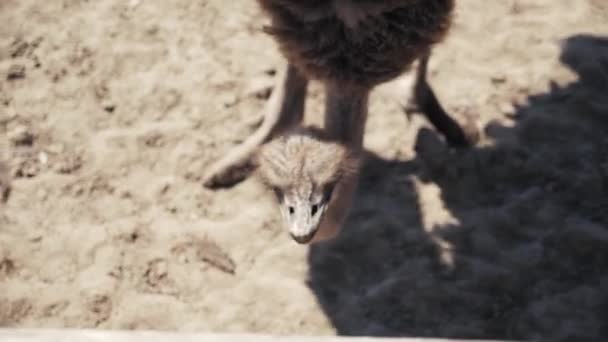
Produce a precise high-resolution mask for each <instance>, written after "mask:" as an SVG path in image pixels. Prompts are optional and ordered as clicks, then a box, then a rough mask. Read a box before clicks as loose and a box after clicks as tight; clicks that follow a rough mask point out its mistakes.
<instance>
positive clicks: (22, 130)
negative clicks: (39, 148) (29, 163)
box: [8, 125, 34, 146]
mask: <svg viewBox="0 0 608 342" xmlns="http://www.w3.org/2000/svg"><path fill="white" fill-rule="evenodd" d="M8 139H9V141H10V142H11V143H12V144H13V145H14V146H24V145H25V146H31V145H32V144H33V142H34V134H32V132H30V130H29V129H28V127H27V126H24V125H19V126H17V127H15V128H14V129H12V130H11V131H9V132H8Z"/></svg>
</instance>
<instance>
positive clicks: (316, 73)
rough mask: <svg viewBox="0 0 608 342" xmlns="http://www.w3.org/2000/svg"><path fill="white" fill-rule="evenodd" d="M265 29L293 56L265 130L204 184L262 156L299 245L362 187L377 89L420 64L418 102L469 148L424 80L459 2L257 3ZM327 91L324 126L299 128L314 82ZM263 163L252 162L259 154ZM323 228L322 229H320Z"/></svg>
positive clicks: (452, 140)
mask: <svg viewBox="0 0 608 342" xmlns="http://www.w3.org/2000/svg"><path fill="white" fill-rule="evenodd" d="M258 3H259V4H260V5H261V7H262V8H263V9H264V10H265V12H266V13H267V14H268V15H269V16H270V18H271V24H270V26H269V27H267V28H266V29H265V30H266V32H267V33H269V34H270V35H272V36H273V37H274V39H275V41H276V42H277V43H278V46H279V49H280V51H281V53H282V54H283V56H284V57H285V58H286V59H287V61H288V63H287V66H286V67H285V68H284V69H283V70H282V71H281V72H280V73H279V77H278V84H277V86H276V87H275V90H274V91H273V93H272V96H271V98H270V99H269V101H268V103H267V107H266V113H265V119H264V122H263V124H262V125H261V127H260V128H259V129H258V130H257V131H256V132H255V133H254V134H253V135H252V136H250V137H249V138H248V139H247V140H246V141H245V142H244V143H243V144H241V145H240V146H238V147H236V148H235V149H234V150H233V151H231V152H230V153H229V154H228V155H226V156H225V157H224V158H223V159H221V160H219V161H218V162H216V163H215V164H213V165H212V166H211V167H210V168H209V169H208V172H207V174H206V175H205V177H204V182H205V185H206V186H208V187H215V186H221V185H230V184H234V183H235V182H236V181H238V180H240V179H242V178H243V176H244V175H245V173H243V172H242V170H243V167H242V166H243V165H244V164H247V163H249V162H251V161H252V160H255V161H256V162H255V163H254V164H257V166H258V167H259V170H258V171H259V174H260V176H261V178H262V180H263V181H264V184H266V185H267V186H268V188H269V189H272V190H273V191H274V193H275V194H276V196H277V199H278V201H279V207H280V209H281V213H282V216H283V218H284V220H285V222H286V224H287V226H288V230H289V232H290V234H291V235H292V237H293V238H294V239H295V240H296V241H297V242H299V243H307V242H311V241H319V240H324V239H327V238H330V237H332V236H335V234H336V233H337V232H338V231H339V228H340V227H341V225H342V222H343V221H344V219H345V217H346V215H347V213H348V208H349V207H350V203H351V201H352V197H353V194H354V191H355V188H356V185H357V179H358V177H357V174H358V172H357V171H358V165H359V164H360V158H361V152H362V150H363V132H364V128H365V123H366V119H367V106H368V97H369V94H370V91H371V90H372V89H373V88H374V87H375V86H376V85H378V84H380V83H383V82H386V81H389V80H391V79H394V78H396V77H398V76H399V75H401V74H402V73H403V72H405V71H406V70H407V69H408V68H409V67H410V66H411V64H412V63H413V62H414V61H415V60H416V59H420V63H419V67H418V73H417V80H416V85H415V87H414V98H415V101H416V104H417V105H418V107H419V108H420V109H421V111H422V112H423V113H424V114H425V115H426V116H427V117H428V119H429V121H431V123H433V125H434V126H435V127H436V128H437V129H438V130H439V131H440V132H441V133H443V135H444V136H445V138H446V140H447V142H448V143H449V144H451V145H453V146H466V145H467V144H469V143H470V141H469V140H468V139H467V136H466V135H465V133H464V131H463V130H462V129H461V127H460V126H459V125H458V124H457V123H456V122H455V121H454V120H453V119H451V118H450V117H449V116H448V115H447V113H446V112H445V111H444V110H443V108H442V107H441V105H440V104H439V101H438V100H437V99H436V97H435V95H434V93H433V91H432V89H431V88H430V86H429V85H428V84H427V82H426V67H427V63H428V59H429V56H430V51H431V48H432V46H433V45H434V44H436V43H438V42H440V41H441V40H442V39H443V38H444V36H445V35H446V33H447V32H448V29H449V27H450V23H451V15H452V12H453V9H454V1H453V0H384V1H382V0H258ZM310 79H314V80H319V81H321V82H322V83H323V84H324V86H325V95H326V103H325V125H324V130H320V129H302V128H297V127H298V126H299V125H300V124H301V121H302V118H303V115H304V102H305V101H304V100H305V96H306V90H307V86H308V80H310ZM254 155H255V156H256V158H252V156H254ZM318 231H319V233H317V232H318Z"/></svg>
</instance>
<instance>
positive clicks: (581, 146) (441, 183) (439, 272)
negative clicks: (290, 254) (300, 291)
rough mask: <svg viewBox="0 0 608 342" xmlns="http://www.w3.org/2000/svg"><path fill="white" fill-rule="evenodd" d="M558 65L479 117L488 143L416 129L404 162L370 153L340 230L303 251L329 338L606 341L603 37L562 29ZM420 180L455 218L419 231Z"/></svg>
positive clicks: (606, 58) (607, 175) (607, 84)
mask: <svg viewBox="0 0 608 342" xmlns="http://www.w3.org/2000/svg"><path fill="white" fill-rule="evenodd" d="M561 61H562V62H563V63H564V64H565V65H567V66H568V67H569V68H571V69H572V70H573V71H574V72H576V73H577V74H578V75H579V80H578V81H576V82H573V83H571V84H569V85H567V86H564V87H559V86H553V87H552V89H551V90H550V91H549V92H548V93H545V94H540V95H534V96H530V97H529V99H528V103H527V104H526V105H524V106H520V107H518V108H517V112H516V117H517V120H516V122H517V124H516V126H515V127H501V126H495V125H491V126H490V127H487V132H488V135H490V136H492V137H493V138H494V139H495V141H496V144H495V145H494V146H492V147H483V148H473V149H470V150H464V151H449V150H447V149H446V148H445V147H443V144H442V143H441V142H440V141H439V140H438V138H437V137H436V136H435V135H434V134H433V133H432V132H431V131H429V130H422V131H421V132H420V134H419V139H418V142H417V148H418V150H419V154H418V158H417V159H416V160H412V161H407V162H401V161H388V160H382V159H380V158H378V157H377V156H374V155H372V154H370V156H369V159H368V161H367V163H366V165H365V167H364V170H363V172H362V180H361V185H360V187H359V192H358V195H357V198H356V200H355V205H354V208H353V211H352V214H351V216H350V218H349V220H348V222H347V224H346V225H345V228H344V231H343V233H342V235H341V236H340V237H339V238H338V239H337V240H335V241H332V242H329V243H325V244H320V245H317V246H313V247H311V249H310V254H309V267H310V277H309V286H310V288H311V289H312V290H313V291H314V293H315V294H316V296H317V298H318V301H319V303H320V305H321V306H322V307H323V309H324V311H325V313H326V314H327V316H328V317H329V318H330V320H331V321H332V322H333V324H334V326H335V327H336V329H337V331H338V333H339V334H340V335H372V336H416V337H447V338H491V339H535V340H546V341H561V340H563V341H603V340H608V327H607V325H608V39H607V38H600V37H594V36H582V35H581V36H574V37H571V38H569V39H567V40H565V41H564V44H563V46H562V56H561ZM416 184H418V186H417V185H416ZM424 184H435V185H436V186H437V187H438V189H440V191H441V195H440V196H441V199H442V200H443V202H444V205H445V207H446V208H447V210H448V211H449V212H450V213H451V214H452V215H453V217H454V218H455V219H456V222H457V223H453V224H449V225H445V226H441V227H426V228H427V229H426V230H425V229H424V225H423V223H422V220H421V217H422V213H423V212H424V211H425V210H430V209H429V208H421V207H420V203H424V199H423V198H420V196H419V194H418V193H417V191H416V189H417V188H420V185H424ZM429 228H431V229H432V230H433V233H429V232H428V230H429ZM437 239H439V240H442V241H444V242H446V243H447V244H446V245H445V246H444V247H443V248H442V247H439V246H440V245H439V244H438V243H437V241H438V240H437ZM442 255H444V256H446V255H447V256H448V257H447V258H448V259H449V257H451V258H452V259H451V265H450V262H449V260H448V261H446V259H445V257H444V258H443V259H442V258H441V256H442Z"/></svg>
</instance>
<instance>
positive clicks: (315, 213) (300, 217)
mask: <svg viewBox="0 0 608 342" xmlns="http://www.w3.org/2000/svg"><path fill="white" fill-rule="evenodd" d="M326 209H327V203H325V202H321V203H311V201H297V202H296V203H293V204H292V205H287V204H283V205H281V213H282V216H283V219H284V220H285V222H286V223H287V229H288V231H289V235H291V237H292V238H293V239H294V241H296V242H297V243H299V244H307V243H309V242H311V241H312V240H313V238H314V236H315V234H316V233H317V231H318V230H319V227H320V225H321V221H322V220H323V216H324V214H325V211H326Z"/></svg>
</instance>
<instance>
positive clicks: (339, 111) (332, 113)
mask: <svg viewBox="0 0 608 342" xmlns="http://www.w3.org/2000/svg"><path fill="white" fill-rule="evenodd" d="M368 98H369V89H367V88H355V87H343V86H340V85H338V84H330V85H326V103H325V129H326V130H327V133H328V134H329V135H330V136H331V137H332V138H333V139H336V140H337V141H339V142H342V143H344V144H346V145H347V146H348V147H350V148H351V150H353V151H355V152H361V150H362V149H363V132H364V130H365V122H366V121H367V105H368Z"/></svg>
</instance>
